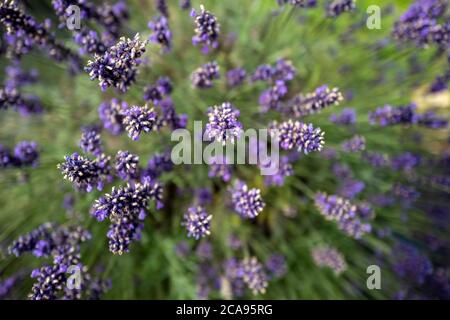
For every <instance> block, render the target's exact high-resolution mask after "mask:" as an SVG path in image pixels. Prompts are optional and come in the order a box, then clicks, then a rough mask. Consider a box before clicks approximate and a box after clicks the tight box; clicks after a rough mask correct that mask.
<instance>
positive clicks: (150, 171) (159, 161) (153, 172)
mask: <svg viewBox="0 0 450 320" xmlns="http://www.w3.org/2000/svg"><path fill="white" fill-rule="evenodd" d="M172 168H173V162H172V159H171V157H170V151H166V152H164V153H163V154H159V153H156V154H155V155H154V156H152V157H151V158H150V159H149V160H148V162H147V168H145V170H144V173H143V175H144V176H148V177H150V178H151V179H156V178H158V177H159V176H160V175H161V174H162V173H163V172H168V171H171V170H172Z"/></svg>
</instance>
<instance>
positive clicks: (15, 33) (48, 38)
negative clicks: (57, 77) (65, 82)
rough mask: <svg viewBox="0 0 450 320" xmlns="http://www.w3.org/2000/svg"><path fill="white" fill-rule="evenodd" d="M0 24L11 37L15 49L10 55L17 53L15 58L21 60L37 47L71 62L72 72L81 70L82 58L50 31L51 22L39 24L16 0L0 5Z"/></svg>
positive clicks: (11, 43) (11, 44)
mask: <svg viewBox="0 0 450 320" xmlns="http://www.w3.org/2000/svg"><path fill="white" fill-rule="evenodd" d="M0 22H1V23H3V25H4V26H5V28H6V32H7V34H8V36H9V37H7V40H8V41H7V42H9V43H10V46H12V47H13V50H10V54H11V53H12V54H15V53H17V55H16V56H15V58H20V56H21V55H22V54H23V53H28V52H29V51H30V50H31V48H32V47H33V46H34V45H36V46H39V47H40V48H41V49H42V50H43V51H45V52H48V53H49V54H50V56H51V57H52V58H53V59H55V60H57V61H64V60H66V61H69V62H70V63H71V68H72V71H78V70H79V69H80V68H81V60H80V57H79V56H78V55H77V54H75V53H73V52H72V51H71V50H70V49H68V48H66V47H65V46H64V45H63V44H61V43H60V42H58V41H57V40H56V38H55V36H54V35H53V34H52V33H51V32H50V31H49V27H50V21H49V20H47V21H46V22H45V23H44V24H41V23H38V22H37V21H36V20H35V19H34V18H33V17H32V16H30V15H27V14H25V13H24V12H23V11H22V10H21V9H20V8H19V6H18V5H17V4H16V2H15V1H14V0H6V1H2V3H1V4H0Z"/></svg>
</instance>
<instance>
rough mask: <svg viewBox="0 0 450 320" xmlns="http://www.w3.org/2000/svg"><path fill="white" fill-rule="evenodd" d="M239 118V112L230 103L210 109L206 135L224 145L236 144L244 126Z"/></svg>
mask: <svg viewBox="0 0 450 320" xmlns="http://www.w3.org/2000/svg"><path fill="white" fill-rule="evenodd" d="M238 116H239V110H238V109H236V108H235V107H234V106H233V105H232V104H231V103H229V102H224V103H222V104H221V105H220V106H214V107H210V108H209V109H208V123H207V124H206V129H205V133H206V135H207V136H208V137H209V138H210V139H215V140H216V141H218V142H222V143H223V144H225V143H226V142H227V141H231V142H232V143H234V141H235V139H237V138H238V137H239V136H240V134H241V131H242V124H241V123H240V122H239V121H238V120H237V117H238Z"/></svg>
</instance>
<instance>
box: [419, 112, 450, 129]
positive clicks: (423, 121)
mask: <svg viewBox="0 0 450 320" xmlns="http://www.w3.org/2000/svg"><path fill="white" fill-rule="evenodd" d="M417 117H418V124H419V125H420V126H423V127H427V128H431V129H443V128H447V127H448V120H447V119H445V118H441V117H438V116H437V115H436V114H435V113H434V112H433V111H427V112H425V113H424V114H419V115H418V116H417Z"/></svg>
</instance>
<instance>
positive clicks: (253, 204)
mask: <svg viewBox="0 0 450 320" xmlns="http://www.w3.org/2000/svg"><path fill="white" fill-rule="evenodd" d="M229 191H230V193H231V202H232V204H233V207H234V210H235V211H236V212H237V213H238V214H239V215H240V216H241V217H242V218H244V219H254V218H256V217H257V216H258V215H259V214H260V212H261V211H262V210H263V209H264V207H265V205H266V204H265V203H264V201H263V199H262V198H261V191H260V190H259V189H256V188H253V189H249V188H248V187H247V185H246V184H245V183H244V182H242V181H240V180H237V181H236V182H235V183H234V185H233V187H231V188H230V189H229Z"/></svg>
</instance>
